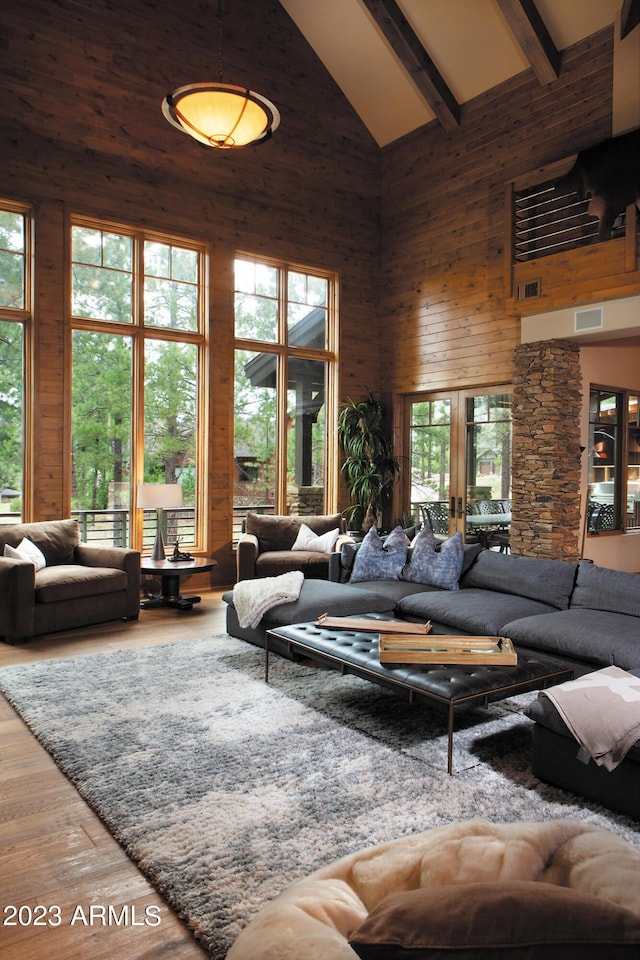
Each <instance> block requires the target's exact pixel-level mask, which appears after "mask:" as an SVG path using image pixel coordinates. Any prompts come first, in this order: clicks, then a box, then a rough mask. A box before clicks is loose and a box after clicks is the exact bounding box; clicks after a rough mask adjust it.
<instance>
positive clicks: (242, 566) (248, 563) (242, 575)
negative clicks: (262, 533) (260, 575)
mask: <svg viewBox="0 0 640 960" xmlns="http://www.w3.org/2000/svg"><path fill="white" fill-rule="evenodd" d="M259 552H260V548H259V545H258V538H257V537H256V536H255V535H254V534H253V533H242V534H240V539H239V540H238V545H237V547H236V579H237V580H238V582H239V581H240V580H255V576H256V560H257V559H258V553H259Z"/></svg>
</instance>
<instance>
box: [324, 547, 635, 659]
mask: <svg viewBox="0 0 640 960" xmlns="http://www.w3.org/2000/svg"><path fill="white" fill-rule="evenodd" d="M354 554H355V550H354V547H353V545H345V546H344V547H343V548H342V551H341V553H340V554H339V555H338V554H336V556H335V558H332V559H331V567H330V576H331V578H332V580H334V581H336V580H337V581H339V582H342V583H348V582H349V574H350V570H351V567H352V563H353V556H354ZM353 586H354V587H356V588H357V587H360V588H361V589H364V590H367V591H374V592H377V593H378V594H379V595H383V596H386V597H387V598H388V600H389V604H388V606H389V608H393V610H394V613H395V615H396V616H399V617H401V618H402V619H406V620H412V621H425V620H431V622H432V626H433V631H434V632H435V633H438V634H471V635H480V636H481V635H486V636H502V637H509V638H510V639H511V640H513V642H514V644H515V645H516V647H517V648H520V649H522V650H523V651H526V650H533V651H535V652H536V653H543V654H544V656H545V657H548V658H549V659H553V660H556V661H558V662H561V663H562V664H565V665H567V666H570V667H572V668H573V670H574V673H575V675H576V676H579V675H581V674H583V673H589V672H591V671H592V670H597V669H599V668H600V667H606V666H610V665H616V666H618V667H621V668H622V669H623V670H627V671H629V673H634V674H636V675H638V676H640V575H639V574H635V573H625V572H622V571H618V570H609V569H606V568H604V567H598V566H596V565H595V564H593V563H591V562H590V561H587V560H581V561H580V562H578V563H573V562H569V561H565V560H543V559H538V558H535V557H519V556H514V555H512V554H503V553H497V552H495V551H493V550H481V549H479V548H478V547H477V545H473V546H470V547H469V546H466V547H465V560H464V565H463V570H462V574H461V577H460V581H459V587H460V589H458V590H441V589H438V588H436V587H429V586H423V585H421V584H416V583H410V582H407V581H404V580H395V581H377V582H376V581H368V582H362V583H358V584H354V585H353Z"/></svg>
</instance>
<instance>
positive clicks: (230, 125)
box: [162, 0, 280, 150]
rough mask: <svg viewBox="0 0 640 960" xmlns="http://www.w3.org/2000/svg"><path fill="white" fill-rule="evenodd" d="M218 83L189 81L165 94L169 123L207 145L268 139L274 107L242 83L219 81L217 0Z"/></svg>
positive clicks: (226, 145) (229, 145) (236, 144)
mask: <svg viewBox="0 0 640 960" xmlns="http://www.w3.org/2000/svg"><path fill="white" fill-rule="evenodd" d="M218 68H219V82H218V83H214V82H211V83H190V84H187V85H186V86H183V87H178V88H177V89H176V90H174V91H173V93H169V94H167V96H166V97H165V99H164V100H163V101H162V113H163V114H164V116H165V118H166V119H167V120H168V121H169V123H171V124H173V126H174V127H177V129H178V130H180V131H182V133H186V134H188V135H189V136H190V137H193V139H194V140H198V141H199V142H200V143H203V144H204V145H205V146H207V147H216V148H217V149H221V150H228V149H231V148H233V147H246V146H247V145H248V144H250V143H263V142H264V141H265V140H268V139H269V138H270V136H271V134H272V133H273V131H274V130H276V129H277V127H278V125H279V123H280V114H279V113H278V110H277V108H276V107H275V106H274V105H273V103H271V101H270V100H267V99H266V97H263V96H261V95H260V94H259V93H254V92H253V90H248V89H246V88H245V87H237V86H233V85H232V84H230V83H223V82H222V0H218Z"/></svg>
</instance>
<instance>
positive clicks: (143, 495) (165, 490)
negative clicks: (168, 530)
mask: <svg viewBox="0 0 640 960" xmlns="http://www.w3.org/2000/svg"><path fill="white" fill-rule="evenodd" d="M181 506H182V487H181V486H180V484H178V483H139V484H138V507H139V508H140V509H141V510H155V511H156V515H157V521H158V526H157V529H156V542H155V543H154V545H153V553H152V554H151V559H152V560H164V559H165V555H164V540H163V539H162V511H163V510H167V509H170V508H171V507H173V508H175V507H181Z"/></svg>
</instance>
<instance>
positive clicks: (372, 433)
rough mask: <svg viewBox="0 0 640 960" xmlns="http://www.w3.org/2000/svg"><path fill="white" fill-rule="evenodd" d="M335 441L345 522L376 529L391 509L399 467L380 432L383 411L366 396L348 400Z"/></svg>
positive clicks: (367, 528)
mask: <svg viewBox="0 0 640 960" xmlns="http://www.w3.org/2000/svg"><path fill="white" fill-rule="evenodd" d="M338 439H339V441H340V445H341V446H342V449H343V451H344V454H345V460H344V462H343V464H342V472H343V475H344V480H345V485H346V487H347V490H348V492H349V495H350V497H351V501H352V502H351V505H350V506H349V507H348V508H347V515H348V520H349V523H350V525H351V527H353V528H354V529H359V530H363V531H365V532H366V531H367V530H369V529H370V528H371V527H372V526H376V527H380V525H381V523H382V517H383V513H384V510H385V509H386V508H387V507H389V506H390V505H391V498H392V494H393V484H394V483H395V480H396V478H397V477H398V475H399V473H400V464H399V462H398V459H397V458H396V457H395V456H394V454H393V446H392V444H391V442H390V440H389V439H388V437H387V434H386V432H385V429H384V407H383V404H382V403H381V402H380V401H379V400H376V398H375V397H374V396H373V394H372V393H369V394H368V395H367V397H366V398H365V399H364V400H360V401H359V402H357V403H355V402H354V401H353V400H348V401H347V402H346V403H345V404H344V406H343V407H342V409H341V411H340V414H339V416H338Z"/></svg>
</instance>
